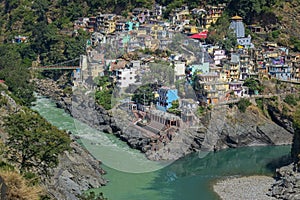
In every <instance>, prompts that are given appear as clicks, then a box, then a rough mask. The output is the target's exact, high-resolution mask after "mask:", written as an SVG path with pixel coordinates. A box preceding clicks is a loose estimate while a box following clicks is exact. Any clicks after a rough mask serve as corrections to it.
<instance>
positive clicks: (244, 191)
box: [213, 176, 275, 200]
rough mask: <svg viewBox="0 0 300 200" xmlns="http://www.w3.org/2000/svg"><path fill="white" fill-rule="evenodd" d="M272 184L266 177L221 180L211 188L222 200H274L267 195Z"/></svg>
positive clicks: (271, 179)
mask: <svg viewBox="0 0 300 200" xmlns="http://www.w3.org/2000/svg"><path fill="white" fill-rule="evenodd" d="M273 182H274V179H273V178H272V177H268V176H249V177H238V178H231V179H226V180H221V181H219V182H217V183H216V184H215V185H214V186H213V188H214V191H215V192H216V193H217V194H218V195H219V196H220V198H221V199H222V200H241V199H243V200H253V199H256V200H274V199H275V198H274V197H270V196H268V195H267V193H268V192H269V189H270V187H271V185H272V184H273Z"/></svg>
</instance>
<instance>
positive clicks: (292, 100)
mask: <svg viewBox="0 0 300 200" xmlns="http://www.w3.org/2000/svg"><path fill="white" fill-rule="evenodd" d="M283 101H284V102H285V103H287V104H289V105H293V106H296V105H297V99H296V97H295V96H294V95H292V94H288V95H286V97H285V99H284V100H283Z"/></svg>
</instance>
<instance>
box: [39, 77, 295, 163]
mask: <svg viewBox="0 0 300 200" xmlns="http://www.w3.org/2000/svg"><path fill="white" fill-rule="evenodd" d="M35 82H36V85H37V92H38V93H40V94H42V95H44V96H48V97H50V98H52V99H54V100H55V101H56V103H57V106H58V107H60V108H63V109H65V110H66V112H68V113H70V114H71V115H72V116H73V117H75V118H77V119H79V120H80V121H82V122H84V123H87V124H89V125H90V126H92V127H94V128H96V129H98V130H100V131H104V132H106V133H112V134H115V135H116V136H117V137H119V138H120V139H121V140H123V141H125V142H127V143H128V145H129V146H131V147H132V148H135V149H139V150H140V151H142V152H144V153H145V155H146V156H147V157H148V158H149V159H151V160H176V159H178V158H180V157H183V156H185V155H186V154H188V153H190V152H193V151H212V150H219V149H225V148H235V147H242V146H255V145H256V146H257V145H283V144H291V143H292V137H293V134H292V133H291V131H290V130H291V129H290V127H287V128H286V127H285V128H283V127H281V126H280V125H278V123H275V122H274V121H272V119H270V118H267V117H265V116H264V115H263V114H262V113H261V112H260V111H259V109H258V108H257V107H255V106H250V107H249V108H248V109H247V110H246V112H245V113H243V112H240V111H239V110H238V109H237V107H233V108H229V107H228V106H220V107H215V108H214V109H212V110H211V111H209V112H208V113H207V114H206V116H205V117H204V118H205V120H200V121H199V124H197V125H196V126H193V127H189V126H186V128H181V129H180V130H179V131H176V132H174V133H173V137H172V140H171V141H167V142H166V141H165V140H164V139H165V138H163V137H160V138H158V139H157V138H156V139H153V138H151V137H149V136H147V135H145V134H143V130H141V129H140V128H138V127H136V126H134V125H133V124H132V118H133V116H131V115H130V113H127V112H125V111H124V110H122V109H116V108H115V109H112V110H110V111H106V110H105V109H103V108H102V107H101V106H99V105H98V104H96V103H95V100H94V96H93V93H92V92H90V91H88V89H83V90H78V89H76V90H73V93H72V94H71V93H69V94H66V93H65V92H64V86H63V85H59V84H57V83H56V82H55V81H53V80H50V79H44V80H35ZM278 120H280V118H279V119H277V121H278ZM285 120H286V119H285ZM285 124H288V123H285Z"/></svg>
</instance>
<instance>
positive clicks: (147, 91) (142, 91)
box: [132, 84, 154, 105]
mask: <svg viewBox="0 0 300 200" xmlns="http://www.w3.org/2000/svg"><path fill="white" fill-rule="evenodd" d="M132 100H133V101H135V102H136V103H140V104H143V105H150V103H151V102H153V101H154V93H153V89H152V88H151V86H150V84H147V85H142V86H141V87H139V88H138V89H136V90H135V91H134V94H133V97H132Z"/></svg>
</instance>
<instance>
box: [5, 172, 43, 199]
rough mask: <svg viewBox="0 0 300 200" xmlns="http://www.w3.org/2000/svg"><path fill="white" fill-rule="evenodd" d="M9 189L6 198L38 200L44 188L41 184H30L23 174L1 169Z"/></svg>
mask: <svg viewBox="0 0 300 200" xmlns="http://www.w3.org/2000/svg"><path fill="white" fill-rule="evenodd" d="M0 176H1V177H2V178H3V180H4V182H5V184H6V186H7V188H8V190H7V192H6V199H8V200H13V199H23V200H38V199H40V195H42V193H43V190H42V188H41V187H40V186H30V184H29V183H28V181H27V180H26V179H25V178H24V177H22V175H21V174H19V173H17V172H14V171H0Z"/></svg>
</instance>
